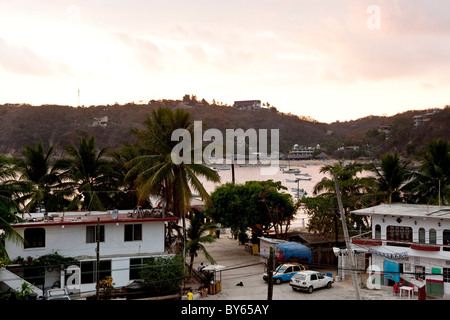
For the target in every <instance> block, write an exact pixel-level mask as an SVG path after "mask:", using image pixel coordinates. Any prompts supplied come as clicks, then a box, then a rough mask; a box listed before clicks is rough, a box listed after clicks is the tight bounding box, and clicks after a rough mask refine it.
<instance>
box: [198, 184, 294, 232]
mask: <svg viewBox="0 0 450 320" xmlns="http://www.w3.org/2000/svg"><path fill="white" fill-rule="evenodd" d="M284 189H286V188H285V187H283V186H282V185H281V183H280V182H274V181H272V180H268V181H247V182H246V183H245V184H242V185H240V184H233V183H227V184H225V185H222V186H220V187H217V188H216V190H215V191H214V192H213V193H212V194H211V199H212V204H213V207H207V211H206V212H207V215H209V216H211V217H212V218H213V219H214V220H215V221H217V222H218V223H220V224H221V225H223V226H225V227H229V228H231V229H232V230H233V231H234V232H235V233H242V232H246V230H247V229H248V228H251V227H253V228H254V229H255V230H261V229H265V230H267V229H270V228H274V229H275V231H276V234H277V235H279V234H281V233H282V232H283V228H282V227H283V225H284V226H285V230H284V232H286V231H287V229H288V226H289V224H290V220H291V219H292V218H293V216H294V214H295V213H296V209H297V206H296V205H295V204H294V203H293V200H292V197H291V196H290V195H289V194H286V193H283V192H282V190H284ZM258 226H259V227H258Z"/></svg>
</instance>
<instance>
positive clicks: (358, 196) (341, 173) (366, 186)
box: [313, 160, 376, 227]
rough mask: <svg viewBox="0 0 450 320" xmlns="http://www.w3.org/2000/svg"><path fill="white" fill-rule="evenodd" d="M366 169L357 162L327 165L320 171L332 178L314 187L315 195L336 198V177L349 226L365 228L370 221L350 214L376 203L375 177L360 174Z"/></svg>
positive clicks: (325, 179)
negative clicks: (355, 225)
mask: <svg viewBox="0 0 450 320" xmlns="http://www.w3.org/2000/svg"><path fill="white" fill-rule="evenodd" d="M365 169H366V167H365V166H364V165H362V164H360V163H357V162H349V163H348V164H345V162H344V161H342V160H341V161H339V162H338V163H336V164H334V165H326V166H323V167H322V168H321V169H320V172H321V173H327V174H328V175H329V176H330V178H328V177H324V178H322V180H321V181H319V182H318V183H317V184H316V185H315V187H314V192H313V193H314V194H315V195H319V194H320V195H322V196H328V197H336V187H335V180H334V176H335V175H336V177H337V180H338V183H339V189H340V191H341V197H342V205H343V208H344V214H345V216H346V218H347V219H348V221H347V222H348V223H349V224H353V223H354V222H356V223H357V224H358V225H359V226H362V227H365V226H367V225H368V221H367V220H366V218H365V217H362V216H355V215H352V214H350V212H351V211H352V210H356V209H360V208H364V207H367V206H370V205H373V204H375V203H376V199H374V198H373V196H372V194H373V186H374V178H373V177H364V176H360V174H361V173H362V172H363V171H364V170H365Z"/></svg>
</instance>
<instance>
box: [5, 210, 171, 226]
mask: <svg viewBox="0 0 450 320" xmlns="http://www.w3.org/2000/svg"><path fill="white" fill-rule="evenodd" d="M132 212H133V210H119V211H118V213H117V216H115V215H113V211H92V212H89V211H70V212H49V213H48V214H47V217H48V218H45V217H44V215H43V213H32V214H25V215H24V219H26V221H23V222H17V223H11V226H13V227H14V228H20V227H26V228H30V227H44V226H45V227H47V226H61V225H66V226H69V225H95V224H97V222H98V219H100V224H107V223H146V222H162V221H178V220H179V219H178V218H177V217H175V216H174V215H173V214H172V213H170V212H169V213H167V214H166V217H158V216H149V215H144V216H137V217H133V215H131V213H132Z"/></svg>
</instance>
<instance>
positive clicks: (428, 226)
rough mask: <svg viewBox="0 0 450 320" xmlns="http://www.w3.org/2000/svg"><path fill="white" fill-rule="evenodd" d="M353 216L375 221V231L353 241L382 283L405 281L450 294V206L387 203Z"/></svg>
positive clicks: (432, 292) (432, 293) (427, 289)
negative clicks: (361, 216)
mask: <svg viewBox="0 0 450 320" xmlns="http://www.w3.org/2000/svg"><path fill="white" fill-rule="evenodd" d="M353 213H354V214H357V215H364V216H370V218H371V223H372V232H371V233H370V234H369V235H361V236H357V237H353V238H352V239H351V242H352V247H353V249H354V250H355V251H358V252H365V255H366V257H367V258H368V261H367V262H368V263H367V264H370V265H371V266H375V268H373V269H377V270H380V272H379V276H380V279H379V280H380V282H381V284H385V285H393V284H394V282H399V281H401V280H402V279H403V280H406V281H407V282H408V280H409V282H410V283H413V284H414V285H415V286H416V291H417V287H421V286H425V287H426V292H427V295H434V296H442V295H444V294H450V206H430V205H413V204H391V205H388V204H383V205H378V206H374V207H370V208H365V209H361V210H356V211H353ZM367 264H366V267H367Z"/></svg>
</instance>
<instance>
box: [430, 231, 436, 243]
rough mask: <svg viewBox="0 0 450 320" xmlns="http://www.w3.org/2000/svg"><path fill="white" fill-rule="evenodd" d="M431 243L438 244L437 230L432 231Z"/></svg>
mask: <svg viewBox="0 0 450 320" xmlns="http://www.w3.org/2000/svg"><path fill="white" fill-rule="evenodd" d="M429 241H430V243H431V244H436V229H430V240H429Z"/></svg>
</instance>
